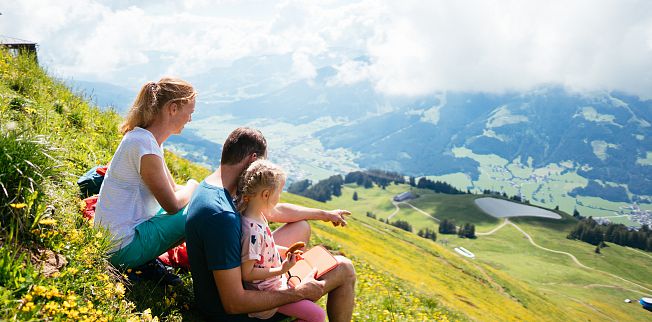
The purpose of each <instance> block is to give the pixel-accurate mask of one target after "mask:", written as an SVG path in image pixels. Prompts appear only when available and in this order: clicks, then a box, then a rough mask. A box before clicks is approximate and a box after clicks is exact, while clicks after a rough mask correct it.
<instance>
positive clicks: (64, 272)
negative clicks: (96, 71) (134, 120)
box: [0, 51, 208, 321]
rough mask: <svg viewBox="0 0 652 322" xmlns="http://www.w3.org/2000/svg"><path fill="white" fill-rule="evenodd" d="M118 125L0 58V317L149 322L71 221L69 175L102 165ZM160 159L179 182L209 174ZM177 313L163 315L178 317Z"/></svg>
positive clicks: (22, 65) (17, 61)
mask: <svg viewBox="0 0 652 322" xmlns="http://www.w3.org/2000/svg"><path fill="white" fill-rule="evenodd" d="M119 122H120V117H119V116H118V115H117V114H116V113H114V112H111V111H107V112H102V111H100V110H99V109H97V108H95V107H93V106H90V105H89V104H88V102H87V100H86V99H85V98H83V97H79V96H76V95H74V94H73V93H72V92H71V91H70V90H69V89H68V88H67V87H66V86H64V85H63V84H62V83H60V82H58V81H55V80H53V79H52V78H50V77H49V76H48V75H47V73H46V72H45V71H44V70H42V69H41V68H40V67H39V66H38V65H37V64H36V63H35V61H34V60H33V59H32V58H31V57H18V58H14V57H12V56H11V55H9V54H7V53H6V52H4V51H0V129H1V133H0V160H1V162H0V320H30V319H35V320H44V319H54V320H91V321H98V320H100V321H101V320H127V319H136V320H138V319H143V320H147V319H150V318H151V313H150V312H151V310H146V309H147V308H146V307H143V308H142V309H141V310H136V309H134V308H135V307H138V308H139V309H140V308H141V307H142V306H143V305H141V302H142V301H141V300H139V299H136V300H135V301H132V300H129V298H130V295H131V294H132V293H133V291H136V289H137V288H138V287H134V288H133V289H132V287H130V286H129V285H127V284H126V281H125V280H123V279H122V278H121V276H120V275H119V274H118V272H115V270H114V269H112V267H111V266H110V265H109V264H108V262H107V260H106V255H104V254H105V253H106V251H107V250H108V241H107V237H106V234H104V233H103V232H98V231H95V230H93V229H92V223H91V222H88V221H86V220H84V219H82V217H81V214H80V206H81V205H80V202H81V201H80V199H79V196H78V194H79V189H78V188H77V185H76V183H75V182H76V180H77V177H78V176H79V175H81V174H83V173H84V172H85V171H86V170H87V169H89V168H91V167H92V166H94V165H98V164H106V163H107V162H108V161H109V160H110V158H111V156H112V153H113V151H115V149H116V147H117V145H118V143H119V142H120V135H119V134H118V125H119ZM166 160H167V161H168V164H169V167H170V170H171V172H172V173H173V175H174V176H175V178H176V179H177V180H179V181H180V182H182V181H181V180H184V179H187V178H189V177H194V178H197V179H201V178H202V177H203V176H205V175H206V174H207V173H208V172H207V170H206V169H203V168H201V167H198V166H195V165H193V164H191V163H189V162H188V161H186V160H183V159H180V158H177V157H175V156H174V155H172V154H169V153H166ZM141 288H142V287H141ZM150 293H151V292H150ZM163 293H164V295H169V294H171V293H170V292H169V291H166V290H164V292H163ZM125 295H127V296H125ZM168 297H169V296H167V297H166V296H160V297H158V298H156V300H157V301H158V302H162V303H165V299H166V298H168ZM168 302H169V299H168ZM182 308H183V304H181V305H172V306H169V308H168V310H167V313H170V315H171V316H172V317H175V316H176V317H179V318H180V314H178V312H179V311H180V310H182ZM175 312H176V313H175Z"/></svg>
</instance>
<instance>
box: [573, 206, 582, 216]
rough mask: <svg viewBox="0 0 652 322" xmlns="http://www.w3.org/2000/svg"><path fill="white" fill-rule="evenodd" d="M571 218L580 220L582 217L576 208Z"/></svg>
mask: <svg viewBox="0 0 652 322" xmlns="http://www.w3.org/2000/svg"><path fill="white" fill-rule="evenodd" d="M573 217H575V218H581V217H582V215H580V212H579V211H577V208H575V209H574V210H573Z"/></svg>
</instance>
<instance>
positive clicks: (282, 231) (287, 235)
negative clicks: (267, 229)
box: [272, 220, 310, 247]
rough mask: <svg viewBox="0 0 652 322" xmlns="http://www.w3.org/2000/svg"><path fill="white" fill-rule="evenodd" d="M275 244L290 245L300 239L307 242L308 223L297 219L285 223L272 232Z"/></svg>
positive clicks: (308, 235) (308, 238)
mask: <svg viewBox="0 0 652 322" xmlns="http://www.w3.org/2000/svg"><path fill="white" fill-rule="evenodd" d="M272 235H274V242H275V243H276V245H280V246H285V247H290V246H291V245H292V244H294V243H296V242H298V241H302V242H304V243H308V240H310V224H309V223H308V222H307V221H305V220H302V221H297V222H293V223H288V224H285V225H283V226H281V227H279V228H278V229H276V230H274V232H273V233H272Z"/></svg>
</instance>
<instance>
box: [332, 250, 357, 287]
mask: <svg viewBox="0 0 652 322" xmlns="http://www.w3.org/2000/svg"><path fill="white" fill-rule="evenodd" d="M336 258H337V261H338V262H339V264H338V266H339V270H340V274H341V276H342V277H341V278H342V280H343V281H346V282H349V283H353V284H354V283H355V280H356V276H355V267H354V266H353V262H351V260H350V259H348V258H346V257H344V256H337V257H336Z"/></svg>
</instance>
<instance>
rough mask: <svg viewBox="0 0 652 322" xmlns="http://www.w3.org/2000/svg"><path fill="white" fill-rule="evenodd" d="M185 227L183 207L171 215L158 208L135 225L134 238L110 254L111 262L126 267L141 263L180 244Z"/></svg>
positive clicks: (136, 265)
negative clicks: (156, 211)
mask: <svg viewBox="0 0 652 322" xmlns="http://www.w3.org/2000/svg"><path fill="white" fill-rule="evenodd" d="M185 227H186V211H185V208H184V209H181V210H180V211H179V212H178V213H176V214H173V215H168V214H167V213H166V212H165V211H163V210H160V211H159V212H158V213H157V214H156V216H154V217H152V218H150V219H149V220H147V221H145V222H143V223H141V224H139V225H138V226H137V227H136V232H135V234H134V239H133V240H132V241H131V243H129V245H127V246H125V247H123V248H122V249H120V250H119V251H117V252H116V253H114V254H113V255H111V258H110V260H111V263H112V264H113V265H114V266H116V267H118V266H122V267H127V268H134V267H138V266H140V265H143V264H145V263H147V262H149V261H151V260H153V259H155V258H157V257H158V256H159V255H161V254H162V253H164V252H165V251H167V250H168V249H170V248H172V247H174V246H176V245H178V244H180V243H181V242H182V241H183V240H184V238H185V235H186V234H185Z"/></svg>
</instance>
